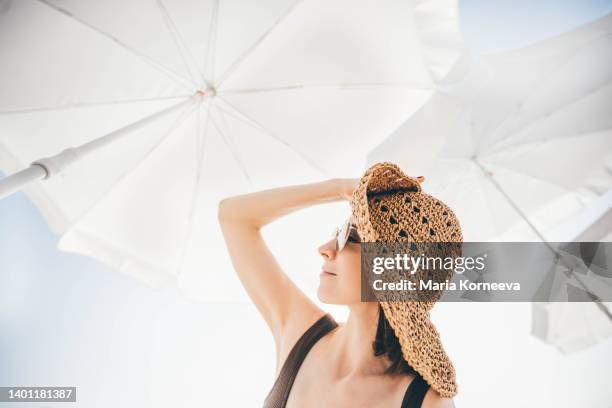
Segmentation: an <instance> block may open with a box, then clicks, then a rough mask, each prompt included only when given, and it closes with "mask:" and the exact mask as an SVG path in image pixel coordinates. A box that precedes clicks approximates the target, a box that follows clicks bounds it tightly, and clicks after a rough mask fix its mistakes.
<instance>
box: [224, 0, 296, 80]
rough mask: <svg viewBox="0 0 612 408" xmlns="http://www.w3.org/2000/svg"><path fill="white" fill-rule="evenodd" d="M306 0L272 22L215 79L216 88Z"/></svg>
mask: <svg viewBox="0 0 612 408" xmlns="http://www.w3.org/2000/svg"><path fill="white" fill-rule="evenodd" d="M303 1H304V0H297V1H296V2H294V3H293V4H292V5H291V7H289V8H288V9H287V11H286V12H285V13H283V15H282V16H280V17H279V18H278V19H277V20H276V21H275V22H274V24H272V25H271V26H270V27H269V28H268V29H267V30H266V31H265V32H264V33H263V34H262V35H261V36H260V37H259V38H258V39H257V41H255V43H253V44H252V45H251V46H250V47H249V48H247V49H246V51H245V52H243V53H242V54H241V55H240V56H239V57H238V58H237V59H236V60H235V61H234V62H233V63H232V65H231V66H230V67H229V68H228V69H227V70H226V71H225V72H224V73H223V74H222V75H221V77H219V79H218V81H215V88H216V89H219V87H220V86H221V84H222V83H223V81H225V80H226V79H227V77H228V76H229V75H230V74H231V73H232V72H234V71H235V70H236V69H237V68H238V67H239V66H240V65H241V64H242V62H243V61H244V60H245V59H246V57H248V56H249V55H250V54H251V53H252V52H253V50H255V49H256V48H257V47H258V46H259V45H260V44H261V43H262V42H263V41H264V40H265V39H266V38H267V37H268V35H270V33H271V32H272V31H273V30H274V29H275V28H276V27H277V26H278V25H279V24H280V23H281V22H283V21H284V20H285V19H286V18H287V17H288V16H289V15H290V14H291V13H292V12H293V10H295V8H296V7H297V5H298V4H300V3H302V2H303Z"/></svg>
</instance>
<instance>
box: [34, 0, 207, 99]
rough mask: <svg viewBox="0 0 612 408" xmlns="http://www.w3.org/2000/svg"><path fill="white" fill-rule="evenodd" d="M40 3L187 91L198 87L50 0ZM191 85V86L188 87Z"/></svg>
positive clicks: (43, 0) (41, 0)
mask: <svg viewBox="0 0 612 408" xmlns="http://www.w3.org/2000/svg"><path fill="white" fill-rule="evenodd" d="M38 1H39V2H41V3H43V4H45V5H47V6H49V7H51V8H52V9H53V10H55V11H57V12H59V13H61V14H63V15H65V16H67V17H68V18H71V19H73V20H74V21H77V22H79V23H81V24H82V25H84V26H85V27H88V28H89V29H91V30H93V31H95V32H96V33H98V34H100V35H102V36H104V37H106V38H108V39H109V40H111V41H113V42H114V43H116V44H117V45H119V46H120V47H122V48H123V49H125V50H126V51H128V52H130V53H131V54H133V55H135V56H137V57H138V58H140V59H142V60H143V61H144V62H146V63H147V64H149V65H151V66H152V67H154V68H156V69H157V70H158V71H160V72H162V73H164V74H165V75H166V76H168V77H169V78H171V79H173V80H174V81H176V82H177V83H180V84H182V85H183V86H184V87H185V88H186V89H188V90H191V89H192V87H193V86H195V87H197V86H198V84H197V83H194V82H193V81H192V80H191V79H189V78H185V77H184V76H182V75H181V74H179V73H178V72H175V71H174V70H172V69H170V68H168V67H166V66H164V65H162V64H161V63H159V62H157V61H155V60H153V59H152V58H150V57H148V56H146V55H145V54H143V53H141V52H139V51H138V50H136V49H134V48H132V47H130V46H129V45H127V44H126V43H124V42H123V41H121V40H119V39H118V38H117V37H114V36H112V35H110V34H108V33H106V32H104V31H102V30H101V29H99V28H98V27H96V26H94V25H92V24H89V23H88V22H86V21H84V20H81V19H80V18H77V17H76V16H75V15H73V14H72V13H70V12H69V11H68V10H65V9H63V8H61V7H59V6H56V5H55V4H52V3H50V2H49V1H48V0H38ZM187 84H189V86H188V85H187Z"/></svg>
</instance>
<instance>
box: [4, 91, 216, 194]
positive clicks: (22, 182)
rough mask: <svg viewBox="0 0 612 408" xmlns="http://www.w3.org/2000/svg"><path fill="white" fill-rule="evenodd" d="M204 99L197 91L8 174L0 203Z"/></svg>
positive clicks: (201, 92)
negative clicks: (182, 99)
mask: <svg viewBox="0 0 612 408" xmlns="http://www.w3.org/2000/svg"><path fill="white" fill-rule="evenodd" d="M203 96H204V92H203V91H197V92H196V93H195V95H193V96H190V97H189V98H187V99H186V100H184V101H181V102H179V103H176V104H174V105H172V106H169V107H168V108H165V109H162V110H160V111H158V112H155V113H153V114H152V115H150V116H147V117H144V118H142V119H140V120H138V121H136V122H134V123H131V124H129V125H127V126H124V127H122V128H119V129H117V130H115V131H113V132H111V133H108V134H106V135H104V136H100V137H99V138H97V139H94V140H92V141H90V142H87V143H85V144H82V145H81V146H78V147H69V148H67V149H65V150H63V151H62V152H60V153H58V154H56V155H55V156H50V157H44V158H41V159H38V160H35V161H33V162H32V163H31V164H30V167H28V168H26V169H24V170H21V171H19V172H17V173H15V174H11V175H10V176H7V177H5V178H3V179H2V180H0V199H2V198H4V197H8V196H9V195H11V194H13V193H15V192H17V191H19V190H21V189H22V188H24V187H25V186H26V185H27V184H29V183H31V182H33V181H35V180H45V179H48V178H51V177H53V176H55V175H56V174H59V173H61V172H62V171H63V170H64V169H65V168H67V167H69V166H70V165H71V164H72V163H74V162H75V161H77V160H80V159H82V158H83V157H85V156H87V155H88V154H90V153H92V152H94V151H96V150H97V149H100V148H102V147H104V146H106V145H108V144H110V143H112V142H114V141H115V140H118V139H120V138H122V137H124V136H126V135H127V134H129V133H130V132H131V131H133V130H135V129H138V128H140V127H142V126H144V125H146V124H147V123H149V122H151V121H153V120H155V119H157V118H159V117H162V116H165V115H168V114H170V113H171V112H174V111H176V110H178V109H180V108H182V107H184V106H186V105H188V104H189V103H191V102H199V101H201V100H202V97H203Z"/></svg>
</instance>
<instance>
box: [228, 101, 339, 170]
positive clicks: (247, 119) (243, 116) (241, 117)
mask: <svg viewBox="0 0 612 408" xmlns="http://www.w3.org/2000/svg"><path fill="white" fill-rule="evenodd" d="M217 97H218V98H219V99H220V100H222V101H223V102H225V103H226V104H228V105H229V106H230V107H231V108H232V109H234V110H235V111H236V112H238V113H239V115H236V114H234V113H233V112H230V111H229V110H227V109H224V108H223V107H221V106H219V105H217V106H218V108H219V109H221V110H223V111H224V112H226V113H227V114H228V115H230V116H233V117H234V118H236V119H238V120H240V121H242V122H244V123H246V124H248V125H250V126H252V127H254V128H255V129H257V130H259V131H261V132H264V133H265V134H267V135H268V136H270V137H271V138H273V139H274V140H276V141H277V142H280V143H282V144H283V145H285V146H286V147H288V148H289V149H291V150H292V151H293V152H294V153H296V154H297V155H299V156H300V157H301V158H302V159H303V160H304V161H306V162H307V163H308V164H309V165H310V166H312V168H314V169H315V170H317V171H318V172H320V173H321V174H323V175H325V176H327V172H326V171H325V170H324V169H323V168H321V167H320V166H319V165H317V164H316V163H315V161H314V160H312V159H310V158H309V157H308V156H307V155H305V154H303V153H302V152H300V151H299V150H298V149H297V148H295V147H294V146H292V145H291V144H289V143H288V142H287V141H285V140H284V139H281V138H280V137H278V136H276V135H275V134H273V133H272V132H271V131H269V130H268V129H266V128H265V127H264V126H263V125H262V124H260V123H259V122H257V121H256V120H254V119H253V118H251V117H249V116H248V115H246V114H245V113H244V112H242V111H240V110H239V109H237V108H236V107H235V106H234V105H232V104H231V103H229V102H228V101H227V100H226V99H225V98H223V97H222V96H217Z"/></svg>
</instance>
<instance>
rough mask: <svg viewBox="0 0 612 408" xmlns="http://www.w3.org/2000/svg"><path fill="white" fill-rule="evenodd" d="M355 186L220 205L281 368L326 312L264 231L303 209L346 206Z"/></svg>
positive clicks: (278, 192)
mask: <svg viewBox="0 0 612 408" xmlns="http://www.w3.org/2000/svg"><path fill="white" fill-rule="evenodd" d="M357 182H358V180H357V179H330V180H327V181H322V182H318V183H310V184H301V185H295V186H288V187H279V188H274V189H270V190H263V191H258V192H254V193H249V194H243V195H238V196H233V197H229V198H226V199H224V200H222V201H221V202H220V203H219V210H218V219H219V224H220V226H221V230H222V232H223V237H224V239H225V244H226V246H227V248H228V252H229V255H230V257H231V260H232V264H233V266H234V269H235V270H236V273H237V274H238V277H239V279H240V281H241V282H242V285H243V286H244V288H245V289H246V291H247V293H248V295H249V296H250V298H251V299H252V300H253V303H255V306H256V307H257V309H258V310H259V312H260V313H261V315H262V316H263V318H264V320H265V321H266V323H267V324H268V326H269V327H270V330H271V331H272V335H273V337H274V340H275V343H276V346H277V347H276V350H277V356H278V359H277V362H278V363H279V364H280V363H281V361H282V360H283V358H282V355H283V354H286V352H288V350H287V349H288V348H289V347H291V346H292V345H293V344H294V343H295V341H297V338H298V337H299V336H300V335H301V334H302V333H303V332H304V331H305V330H306V329H307V328H308V327H309V326H310V325H311V324H312V323H314V322H315V321H316V320H317V319H318V318H319V317H321V316H322V315H323V314H324V312H323V310H321V309H320V308H319V307H318V306H317V305H316V304H315V303H314V302H313V301H312V300H310V299H309V298H308V297H307V296H306V295H305V294H304V293H303V292H302V291H301V290H300V289H299V288H298V287H297V286H296V285H295V283H294V282H293V281H291V279H289V277H288V276H287V275H286V274H285V273H284V271H283V270H282V269H281V267H280V265H279V264H278V262H277V261H276V259H275V258H274V256H273V255H272V253H271V252H270V250H269V248H268V246H267V245H266V243H265V242H264V240H263V238H262V235H261V232H260V229H261V227H263V226H264V225H266V224H268V223H270V222H272V221H274V220H275V219H277V218H279V217H281V216H283V215H286V214H289V213H291V212H293V211H296V210H299V209H301V208H304V207H308V206H311V205H314V204H321V203H327V202H333V201H340V200H347V199H349V198H350V195H351V194H352V192H353V190H354V188H355V187H356V186H357Z"/></svg>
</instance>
